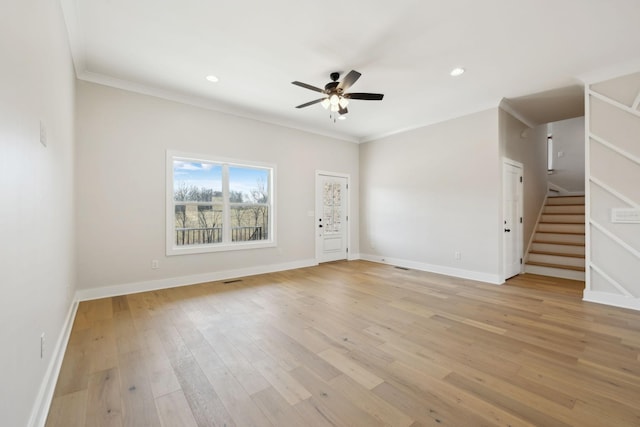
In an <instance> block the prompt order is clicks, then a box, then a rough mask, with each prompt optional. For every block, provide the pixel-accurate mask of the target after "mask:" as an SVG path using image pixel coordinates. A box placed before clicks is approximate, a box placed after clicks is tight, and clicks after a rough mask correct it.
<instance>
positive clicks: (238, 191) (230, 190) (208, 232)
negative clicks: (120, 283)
mask: <svg viewBox="0 0 640 427" xmlns="http://www.w3.org/2000/svg"><path fill="white" fill-rule="evenodd" d="M274 170H275V168H274V167H273V166H269V165H264V164H257V163H250V162H236V161H228V160H221V159H214V158H209V157H207V156H201V155H189V154H182V153H175V152H167V255H180V254H192V253H202V252H215V251H226V250H234V249H250V248H258V247H273V246H275V238H274V237H275V236H274V227H273V224H274V209H273V199H274V197H273V196H274V195H273V188H274Z"/></svg>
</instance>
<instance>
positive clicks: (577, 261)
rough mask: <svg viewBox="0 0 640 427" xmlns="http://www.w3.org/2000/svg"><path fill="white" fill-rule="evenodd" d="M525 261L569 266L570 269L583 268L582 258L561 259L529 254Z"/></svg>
mask: <svg viewBox="0 0 640 427" xmlns="http://www.w3.org/2000/svg"><path fill="white" fill-rule="evenodd" d="M527 261H531V262H544V263H546V264H558V265H570V266H572V267H584V265H585V263H584V258H574V257H563V256H557V255H544V254H529V258H528V259H527Z"/></svg>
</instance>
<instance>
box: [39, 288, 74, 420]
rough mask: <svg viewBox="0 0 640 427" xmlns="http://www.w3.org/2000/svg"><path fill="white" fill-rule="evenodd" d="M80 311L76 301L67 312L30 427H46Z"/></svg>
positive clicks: (41, 386) (41, 385)
mask: <svg viewBox="0 0 640 427" xmlns="http://www.w3.org/2000/svg"><path fill="white" fill-rule="evenodd" d="M77 311H78V300H77V299H76V300H74V301H72V303H71V306H70V307H69V310H68V311H67V315H66V317H65V319H64V323H63V325H62V331H61V332H60V335H59V336H58V340H57V341H56V345H55V347H54V349H53V353H52V356H51V360H50V362H49V366H47V371H46V373H45V375H44V378H43V380H42V383H41V384H40V389H39V390H38V395H37V397H36V401H35V403H34V405H33V408H32V410H31V416H30V417H29V423H28V424H27V426H28V427H44V425H45V423H46V421H47V416H48V415H49V408H50V407H51V402H52V401H53V392H54V391H55V388H56V383H57V382H58V376H59V375H60V369H61V368H62V361H63V359H64V353H65V351H66V349H67V344H68V343H69V337H70V336H71V329H72V327H73V321H74V319H75V318H76V312H77Z"/></svg>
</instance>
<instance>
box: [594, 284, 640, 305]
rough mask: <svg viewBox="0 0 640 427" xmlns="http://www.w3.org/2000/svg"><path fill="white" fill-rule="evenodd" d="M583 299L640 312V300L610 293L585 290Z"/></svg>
mask: <svg viewBox="0 0 640 427" xmlns="http://www.w3.org/2000/svg"><path fill="white" fill-rule="evenodd" d="M582 299H583V300H584V301H588V302H595V303H598V304H605V305H612V306H614V307H621V308H629V309H631V310H640V298H634V297H627V296H624V295H617V294H611V293H609V292H599V291H588V290H586V289H585V290H584V294H583V297H582Z"/></svg>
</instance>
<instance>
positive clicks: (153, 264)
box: [151, 259, 160, 270]
mask: <svg viewBox="0 0 640 427" xmlns="http://www.w3.org/2000/svg"><path fill="white" fill-rule="evenodd" d="M151 268H152V269H154V270H157V269H159V268H160V263H159V262H158V260H157V259H154V260H152V261H151Z"/></svg>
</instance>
